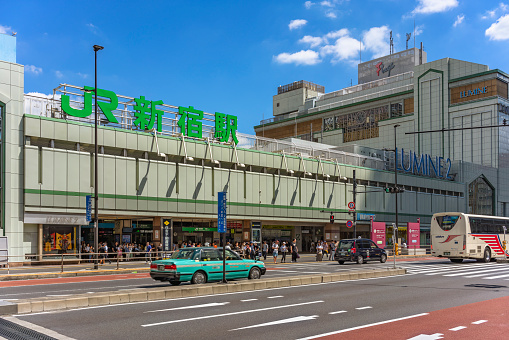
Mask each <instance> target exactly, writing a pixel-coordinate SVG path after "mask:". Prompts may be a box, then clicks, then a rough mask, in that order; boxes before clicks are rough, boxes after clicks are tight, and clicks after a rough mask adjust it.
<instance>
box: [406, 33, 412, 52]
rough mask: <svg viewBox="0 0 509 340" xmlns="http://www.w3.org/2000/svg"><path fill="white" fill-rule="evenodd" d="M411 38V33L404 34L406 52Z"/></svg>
mask: <svg viewBox="0 0 509 340" xmlns="http://www.w3.org/2000/svg"><path fill="white" fill-rule="evenodd" d="M411 36H412V33H407V34H406V49H407V50H408V40H410V37H411Z"/></svg>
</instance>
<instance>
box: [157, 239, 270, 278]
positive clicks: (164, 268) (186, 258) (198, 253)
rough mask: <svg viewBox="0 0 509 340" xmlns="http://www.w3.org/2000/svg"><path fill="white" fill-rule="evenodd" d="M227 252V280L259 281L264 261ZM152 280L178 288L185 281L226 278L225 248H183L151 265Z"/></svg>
mask: <svg viewBox="0 0 509 340" xmlns="http://www.w3.org/2000/svg"><path fill="white" fill-rule="evenodd" d="M225 253H226V279H227V280H229V279H239V278H248V279H259V278H260V277H261V276H262V275H264V274H265V271H266V268H265V265H264V263H263V262H262V261H259V260H244V259H241V258H240V256H239V255H238V254H237V253H235V252H234V251H231V250H229V249H226V250H225ZM150 277H152V278H153V279H154V280H157V281H169V282H170V284H172V285H174V286H176V285H179V284H180V283H181V282H185V281H191V283H206V282H209V281H220V280H222V279H223V249H222V248H212V247H210V248H209V247H206V248H202V247H200V248H182V249H179V250H178V251H176V252H174V253H173V254H172V255H171V256H170V258H168V259H164V260H158V261H154V262H152V263H151V265H150Z"/></svg>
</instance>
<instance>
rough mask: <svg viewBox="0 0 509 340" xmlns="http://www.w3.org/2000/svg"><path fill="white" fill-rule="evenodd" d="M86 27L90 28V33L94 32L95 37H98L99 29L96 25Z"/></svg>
mask: <svg viewBox="0 0 509 340" xmlns="http://www.w3.org/2000/svg"><path fill="white" fill-rule="evenodd" d="M86 26H87V27H88V29H89V30H90V32H92V33H93V34H95V35H98V34H99V27H97V26H95V25H94V24H91V23H90V24H86Z"/></svg>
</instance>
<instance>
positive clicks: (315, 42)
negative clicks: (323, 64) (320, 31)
mask: <svg viewBox="0 0 509 340" xmlns="http://www.w3.org/2000/svg"><path fill="white" fill-rule="evenodd" d="M299 42H300V43H302V44H309V46H310V47H311V48H313V47H316V46H320V45H321V44H322V42H323V39H322V38H320V37H313V36H311V35H305V36H304V37H303V38H302V39H300V40H299Z"/></svg>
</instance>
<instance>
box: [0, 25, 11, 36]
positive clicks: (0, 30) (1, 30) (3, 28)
mask: <svg viewBox="0 0 509 340" xmlns="http://www.w3.org/2000/svg"><path fill="white" fill-rule="evenodd" d="M11 32H12V28H11V27H10V26H2V25H0V33H4V34H10V33H11Z"/></svg>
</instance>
